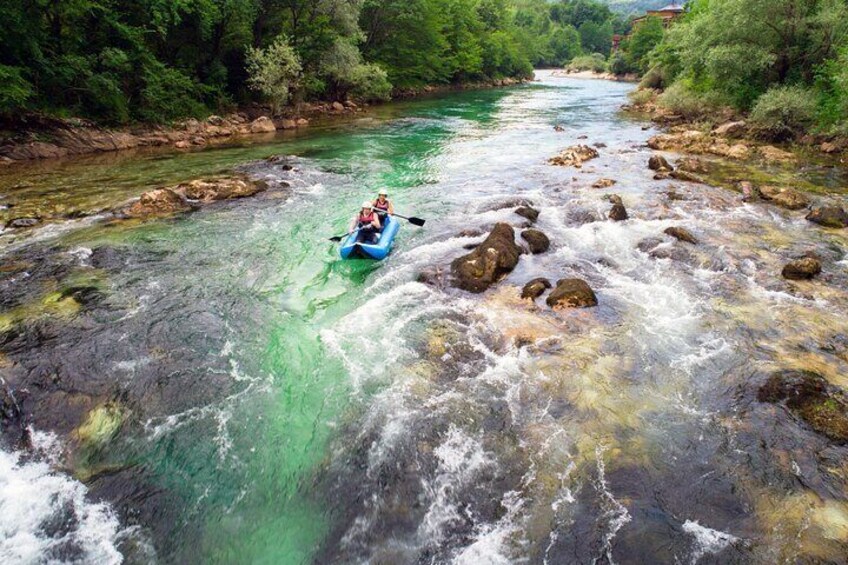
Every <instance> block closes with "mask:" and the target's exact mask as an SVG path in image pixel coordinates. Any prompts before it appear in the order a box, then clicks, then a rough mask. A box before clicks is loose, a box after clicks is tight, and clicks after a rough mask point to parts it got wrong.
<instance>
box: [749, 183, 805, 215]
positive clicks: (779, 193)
mask: <svg viewBox="0 0 848 565" xmlns="http://www.w3.org/2000/svg"><path fill="white" fill-rule="evenodd" d="M760 196H762V198H763V199H764V200H768V201H769V202H771V203H772V204H775V205H777V206H780V207H781V208H786V209H787V210H803V209H804V208H806V207H807V206H809V205H810V200H809V198H807V197H806V196H804V195H803V194H801V193H800V192H798V191H797V190H794V189H791V188H780V187H777V186H761V187H760Z"/></svg>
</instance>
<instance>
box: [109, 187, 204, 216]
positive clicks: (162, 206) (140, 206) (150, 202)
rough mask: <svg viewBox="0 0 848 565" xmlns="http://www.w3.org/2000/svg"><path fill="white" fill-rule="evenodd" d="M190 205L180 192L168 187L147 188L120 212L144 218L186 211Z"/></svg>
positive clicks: (189, 208)
mask: <svg viewBox="0 0 848 565" xmlns="http://www.w3.org/2000/svg"><path fill="white" fill-rule="evenodd" d="M189 210H191V206H190V205H189V203H188V202H186V200H185V198H183V197H182V196H181V195H180V194H177V193H176V192H174V191H173V190H171V189H170V188H157V189H155V190H149V191H147V192H145V193H144V194H142V195H141V197H140V198H139V199H138V200H136V201H135V202H133V203H132V204H130V205H129V206H128V207H126V208H124V209H123V211H122V213H123V215H124V216H127V217H129V218H146V217H149V216H163V215H168V214H176V213H179V212H187V211H189Z"/></svg>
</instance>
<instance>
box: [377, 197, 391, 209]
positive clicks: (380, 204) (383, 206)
mask: <svg viewBox="0 0 848 565" xmlns="http://www.w3.org/2000/svg"><path fill="white" fill-rule="evenodd" d="M374 208H376V209H377V210H382V211H383V212H386V211H388V209H389V201H388V199H386V201H385V202H380V199H379V198H378V199H377V200H375V201H374Z"/></svg>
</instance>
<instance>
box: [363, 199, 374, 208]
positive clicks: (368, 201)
mask: <svg viewBox="0 0 848 565" xmlns="http://www.w3.org/2000/svg"><path fill="white" fill-rule="evenodd" d="M362 207H363V208H368V209H369V210H371V209H372V208H374V205H373V204H371V201H370V200H366V201H365V202H363V203H362Z"/></svg>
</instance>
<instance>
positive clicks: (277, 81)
mask: <svg viewBox="0 0 848 565" xmlns="http://www.w3.org/2000/svg"><path fill="white" fill-rule="evenodd" d="M247 72H248V74H249V75H250V78H249V79H248V84H249V85H250V87H251V88H252V89H254V90H256V91H258V92H260V93H261V94H262V95H263V96H264V97H265V98H266V99H267V100H268V102H270V103H271V109H272V110H273V111H274V113H277V112H279V110H280V108H281V107H282V106H283V105H284V104H285V103H286V102H288V99H289V93H290V92H291V90H292V89H294V88H296V87H297V84H298V80H299V79H300V72H301V66H300V59H299V58H298V56H297V53H295V52H294V49H292V48H291V46H289V44H288V41H287V40H286V37H285V36H284V35H280V36H279V37H277V39H276V40H275V41H274V43H272V44H271V45H270V46H269V47H267V48H265V49H255V48H254V49H250V50H249V51H248V52H247Z"/></svg>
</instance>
